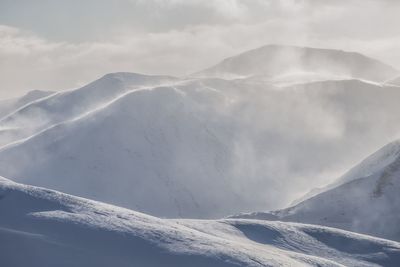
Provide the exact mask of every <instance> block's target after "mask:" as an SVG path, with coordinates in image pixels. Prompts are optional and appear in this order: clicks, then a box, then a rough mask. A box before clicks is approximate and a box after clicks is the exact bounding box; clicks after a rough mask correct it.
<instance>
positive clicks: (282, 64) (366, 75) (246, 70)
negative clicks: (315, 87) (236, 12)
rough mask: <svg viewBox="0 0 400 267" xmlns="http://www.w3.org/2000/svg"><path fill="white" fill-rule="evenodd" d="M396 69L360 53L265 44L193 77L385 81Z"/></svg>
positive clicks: (394, 73)
mask: <svg viewBox="0 0 400 267" xmlns="http://www.w3.org/2000/svg"><path fill="white" fill-rule="evenodd" d="M398 74H399V72H398V71H397V70H395V69H394V68H392V67H390V66H388V65H386V64H384V63H381V62H379V61H377V60H374V59H371V58H368V57H366V56H363V55H361V54H358V53H354V52H345V51H340V50H331V49H317V48H308V47H296V46H280V45H266V46H263V47H260V48H257V49H254V50H251V51H247V52H244V53H242V54H240V55H237V56H233V57H230V58H227V59H225V60H224V61H222V62H221V63H219V64H217V65H215V66H213V67H211V68H208V69H206V70H204V71H201V72H199V73H196V74H194V76H198V77H220V78H228V79H233V78H248V77H253V78H257V77H258V78H261V79H265V80H270V81H275V82H278V83H282V82H283V83H288V82H290V81H293V80H298V81H303V82H306V81H317V80H331V79H351V78H356V79H364V80H369V81H375V82H384V81H386V80H388V79H392V78H393V77H395V76H397V75H398Z"/></svg>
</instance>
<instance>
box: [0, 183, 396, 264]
mask: <svg viewBox="0 0 400 267" xmlns="http://www.w3.org/2000/svg"><path fill="white" fill-rule="evenodd" d="M0 214H1V217H0V240H1V242H0V251H1V257H0V265H1V266H14V267H19V266H21V267H22V266H32V267H36V266H37V267H46V266H60V267H62V266H86V267H87V266H143V267H145V266H219V267H222V266H355V267H356V266H363V267H364V266H365V267H366V266H388V267H389V266H393V267H394V266H398V263H399V261H400V243H397V242H393V241H388V240H384V239H379V238H373V237H369V236H365V235H360V234H354V233H350V232H346V231H342V230H336V229H333V228H327V227H320V226H311V225H305V224H296V223H285V222H266V221H259V220H238V219H231V220H229V219H226V220H218V221H215V220H171V219H170V220H167V219H159V218H156V217H152V216H148V215H145V214H142V213H138V212H135V211H132V210H128V209H123V208H119V207H116V206H111V205H108V204H104V203H100V202H95V201H91V200H87V199H83V198H78V197H74V196H71V195H66V194H63V193H60V192H56V191H53V190H48V189H44V188H38V187H33V186H27V185H22V184H17V183H14V182H11V181H9V180H7V179H4V178H0ZM16 252H18V253H16Z"/></svg>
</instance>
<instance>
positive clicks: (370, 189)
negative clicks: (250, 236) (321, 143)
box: [234, 141, 400, 240]
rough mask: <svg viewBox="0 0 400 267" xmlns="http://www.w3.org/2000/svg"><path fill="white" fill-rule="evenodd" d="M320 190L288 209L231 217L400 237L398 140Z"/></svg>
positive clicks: (399, 149) (399, 146)
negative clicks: (278, 221)
mask: <svg viewBox="0 0 400 267" xmlns="http://www.w3.org/2000/svg"><path fill="white" fill-rule="evenodd" d="M320 191H322V192H321V193H319V194H316V195H315V196H312V197H311V198H309V199H307V200H304V201H302V202H300V203H299V204H297V205H295V206H293V207H290V208H287V209H283V210H278V211H274V212H271V213H253V214H242V215H239V216H234V217H240V218H263V219H272V220H283V221H293V222H303V223H312V224H318V225H326V226H332V227H336V228H341V229H346V230H350V231H355V232H360V233H366V234H370V235H375V236H379V237H384V238H388V239H392V240H400V227H399V225H400V141H395V142H393V143H390V144H388V145H386V146H385V147H383V148H382V149H380V150H379V151H377V152H376V153H374V154H372V155H371V156H370V157H368V158H366V159H365V160H364V161H362V162H361V163H360V164H358V165H357V166H356V167H354V168H353V169H351V170H350V171H349V172H348V173H346V174H345V175H344V176H343V177H341V178H340V179H339V180H338V181H337V182H336V183H335V184H333V185H331V186H329V187H327V188H325V189H324V190H320Z"/></svg>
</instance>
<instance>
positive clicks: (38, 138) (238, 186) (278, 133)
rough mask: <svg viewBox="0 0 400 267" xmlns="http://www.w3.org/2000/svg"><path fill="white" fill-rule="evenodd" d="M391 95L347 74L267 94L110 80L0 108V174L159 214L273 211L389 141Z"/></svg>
mask: <svg viewBox="0 0 400 267" xmlns="http://www.w3.org/2000/svg"><path fill="white" fill-rule="evenodd" d="M262 51H263V50H261V52H262ZM311 51H314V50H313V49H311ZM261 52H260V53H261ZM322 52H324V53H325V52H326V53H328V54H330V53H331V52H330V50H327V51H324V50H322V51H321V52H318V53H319V54H321V53H322ZM324 53H322V54H324ZM337 53H339V52H337ZM261 55H262V53H261ZM325 57H329V56H322V59H323V58H325ZM338 58H340V57H338ZM346 62H347V61H344V62H343V64H342V65H346V64H347V63H346ZM345 63H346V64H345ZM377 72H378V71H377ZM292 78H293V77H290V79H289V80H291V81H293V79H292ZM296 79H297V78H296ZM300 80H301V79H300ZM300 80H297V82H299V81H300ZM282 81H284V82H285V83H286V82H287V81H288V80H280V82H282ZM280 85H281V84H280ZM383 92H384V93H383ZM399 98H400V90H398V87H395V86H383V85H380V84H377V83H372V82H366V81H361V80H357V79H354V78H353V79H350V80H327V81H319V82H308V83H303V84H295V85H290V86H289V85H286V86H285V88H278V87H276V86H274V85H273V84H271V83H270V82H268V81H259V80H258V81H257V80H254V79H241V80H224V79H219V78H174V77H168V76H151V75H141V74H135V73H112V74H108V75H105V76H104V77H102V78H100V79H99V80H96V81H94V82H92V83H90V84H88V85H86V86H84V87H82V88H77V89H74V90H68V91H63V92H57V93H54V94H51V95H48V96H46V97H42V98H38V99H32V100H31V101H27V103H26V104H24V105H22V106H18V107H16V110H14V111H12V112H7V113H6V115H4V116H3V118H2V119H0V129H1V130H0V133H1V134H2V135H0V144H2V145H3V146H2V147H1V148H0V175H3V176H4V177H8V178H10V179H13V180H15V181H18V182H23V183H27V184H32V185H37V186H43V187H46V188H52V189H56V190H60V191H63V192H67V193H71V194H75V195H79V196H82V197H86V198H90V199H96V200H100V201H104V202H108V203H112V204H116V205H119V206H124V207H127V208H132V209H135V210H138V211H141V212H145V213H148V214H152V215H156V216H161V217H172V218H174V217H190V218H218V217H223V216H228V215H230V214H236V213H239V212H247V211H253V210H260V209H265V208H266V207H267V208H277V207H284V206H285V204H286V203H288V202H289V201H291V200H292V199H293V195H295V194H300V193H302V192H304V191H306V190H309V185H310V183H311V184H313V183H314V182H316V181H319V177H323V176H324V174H325V173H326V172H332V171H335V172H336V171H337V170H342V169H346V168H347V167H348V166H349V165H351V164H352V163H353V161H352V160H354V158H360V157H362V156H364V155H365V154H367V153H368V152H369V151H371V150H372V149H375V148H376V147H379V146H381V145H382V144H383V143H385V142H386V141H385V140H382V138H381V137H382V136H385V137H387V138H388V139H390V138H393V136H395V135H396V134H397V133H398V128H397V125H399V124H400V115H399V114H400V106H399V105H398V99H399ZM382 103H385V108H384V109H382ZM316 125H318V127H315V126H316ZM366 129H368V130H366ZM349 148H351V149H349ZM305 151H306V152H307V154H308V155H307V156H305ZM321 173H322V174H321ZM293 177H295V179H293ZM310 177H311V178H310ZM313 177H315V178H313ZM312 179H314V180H312ZM289 180H290V181H291V182H290V183H289V182H287V181H289ZM293 183H294V184H293Z"/></svg>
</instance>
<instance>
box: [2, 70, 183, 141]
mask: <svg viewBox="0 0 400 267" xmlns="http://www.w3.org/2000/svg"><path fill="white" fill-rule="evenodd" d="M176 80H177V79H176V78H174V77H169V76H152V75H143V74H136V73H121V72H120V73H110V74H107V75H105V76H103V77H102V78H100V79H98V80H96V81H94V82H92V83H90V84H88V85H86V86H84V87H82V88H77V89H73V90H67V91H61V92H57V93H55V94H53V95H50V96H49V97H46V98H41V99H38V100H37V101H29V102H27V101H26V102H27V103H26V105H22V106H19V107H18V108H17V109H15V110H13V112H11V113H10V114H7V115H6V116H4V117H2V118H1V119H0V129H13V136H11V137H14V138H13V140H9V139H6V140H4V139H1V138H0V144H5V143H7V142H10V141H16V140H18V139H21V138H24V137H28V136H30V135H32V134H34V133H36V132H38V131H40V130H43V129H45V128H47V127H50V126H52V125H54V124H57V123H60V122H63V121H66V120H71V119H73V118H75V117H79V116H82V115H83V114H85V113H87V112H90V111H91V110H93V109H96V108H99V107H101V106H102V105H105V104H107V103H108V102H109V101H112V100H113V99H115V98H116V97H118V96H120V95H121V94H123V93H126V92H127V91H130V90H135V89H141V88H145V87H149V86H150V87H151V86H158V85H162V84H169V83H173V82H174V81H176ZM25 98H26V97H25Z"/></svg>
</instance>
